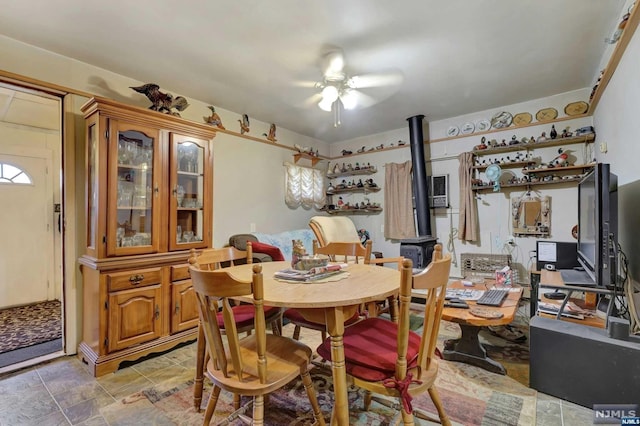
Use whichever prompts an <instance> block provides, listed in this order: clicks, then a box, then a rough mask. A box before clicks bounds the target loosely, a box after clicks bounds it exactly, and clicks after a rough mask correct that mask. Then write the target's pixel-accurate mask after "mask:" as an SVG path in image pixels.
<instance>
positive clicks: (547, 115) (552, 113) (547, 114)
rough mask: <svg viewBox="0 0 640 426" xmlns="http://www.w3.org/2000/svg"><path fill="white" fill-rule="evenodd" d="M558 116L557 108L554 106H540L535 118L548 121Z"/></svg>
mask: <svg viewBox="0 0 640 426" xmlns="http://www.w3.org/2000/svg"><path fill="white" fill-rule="evenodd" d="M557 117H558V110H557V109H555V108H542V109H541V110H540V111H538V112H536V120H538V121H550V120H555V119H556V118H557Z"/></svg>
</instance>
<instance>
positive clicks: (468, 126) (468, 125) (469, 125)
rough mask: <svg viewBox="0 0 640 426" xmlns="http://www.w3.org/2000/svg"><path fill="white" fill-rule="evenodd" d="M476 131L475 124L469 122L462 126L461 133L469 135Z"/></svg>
mask: <svg viewBox="0 0 640 426" xmlns="http://www.w3.org/2000/svg"><path fill="white" fill-rule="evenodd" d="M475 129H476V126H475V124H473V123H472V122H470V121H468V122H466V123H464V124H463V125H462V129H460V133H462V134H463V135H468V134H469V133H473V131H474V130H475Z"/></svg>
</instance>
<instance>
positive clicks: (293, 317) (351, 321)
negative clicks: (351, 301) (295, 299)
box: [282, 308, 360, 330]
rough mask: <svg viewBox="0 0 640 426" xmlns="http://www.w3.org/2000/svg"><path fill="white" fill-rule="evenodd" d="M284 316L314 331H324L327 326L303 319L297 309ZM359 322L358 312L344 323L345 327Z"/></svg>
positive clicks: (286, 312)
mask: <svg viewBox="0 0 640 426" xmlns="http://www.w3.org/2000/svg"><path fill="white" fill-rule="evenodd" d="M282 316H283V317H284V318H286V319H288V320H289V321H292V322H295V323H297V324H300V325H301V326H303V327H307V328H313V329H317V330H324V329H325V325H324V324H321V323H317V322H313V321H309V320H308V319H306V318H305V317H303V316H302V314H300V311H298V310H297V309H293V308H292V309H287V310H286V311H284V314H282ZM358 320H360V314H359V313H358V312H356V313H355V314H353V316H351V318H349V319H348V320H346V321H345V322H344V325H351V324H354V323H356V322H358Z"/></svg>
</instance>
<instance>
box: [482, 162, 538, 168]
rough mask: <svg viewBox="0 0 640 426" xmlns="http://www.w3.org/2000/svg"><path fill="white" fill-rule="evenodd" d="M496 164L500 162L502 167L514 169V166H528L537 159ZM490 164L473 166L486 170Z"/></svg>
mask: <svg viewBox="0 0 640 426" xmlns="http://www.w3.org/2000/svg"><path fill="white" fill-rule="evenodd" d="M496 164H498V165H499V166H500V168H502V169H512V168H518V167H522V166H528V165H529V164H536V162H535V161H511V162H509V163H496ZM490 165H491V164H482V165H479V166H473V167H471V168H472V169H474V170H484V169H486V168H487V167H489V166H490Z"/></svg>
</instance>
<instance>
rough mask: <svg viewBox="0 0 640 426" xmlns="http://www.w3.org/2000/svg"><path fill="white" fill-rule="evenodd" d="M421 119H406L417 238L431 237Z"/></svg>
mask: <svg viewBox="0 0 640 426" xmlns="http://www.w3.org/2000/svg"><path fill="white" fill-rule="evenodd" d="M423 118H424V115H414V116H413V117H409V118H407V121H408V122H409V144H410V146H411V163H412V166H413V195H414V200H415V209H416V221H417V224H418V236H419V237H422V236H430V235H431V217H430V213H429V185H428V183H427V165H426V161H425V157H424V139H423V137H422V119H423Z"/></svg>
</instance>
